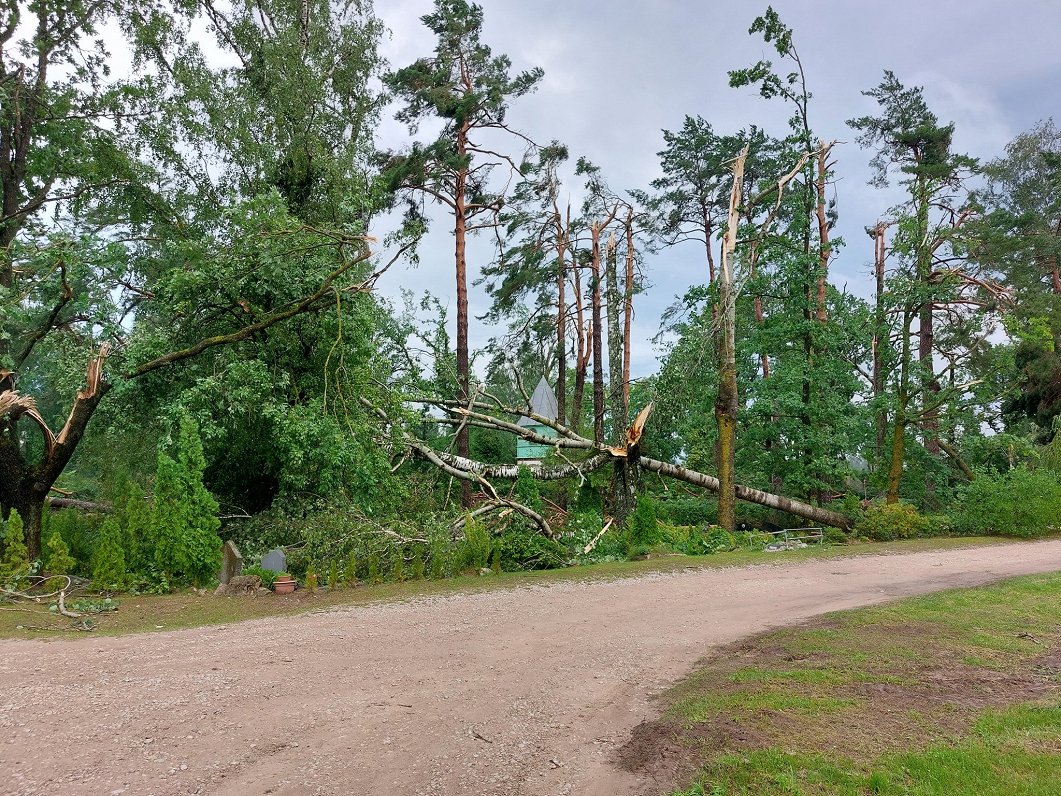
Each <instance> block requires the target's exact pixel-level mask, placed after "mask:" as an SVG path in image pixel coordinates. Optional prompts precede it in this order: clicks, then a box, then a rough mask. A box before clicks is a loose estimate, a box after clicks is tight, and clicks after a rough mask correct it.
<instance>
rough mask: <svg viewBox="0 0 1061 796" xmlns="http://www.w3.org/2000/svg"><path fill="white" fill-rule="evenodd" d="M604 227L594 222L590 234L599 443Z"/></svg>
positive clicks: (599, 434)
mask: <svg viewBox="0 0 1061 796" xmlns="http://www.w3.org/2000/svg"><path fill="white" fill-rule="evenodd" d="M601 230H602V227H601V225H600V224H599V223H597V222H593V225H592V226H591V227H590V234H591V236H592V241H593V250H592V256H591V258H590V269H591V278H592V280H593V284H592V293H593V305H592V312H593V321H592V322H593V335H592V336H593V440H594V442H596V443H597V444H598V445H602V444H604V351H603V343H602V340H601V334H602V331H603V330H602V328H601V327H602V326H603V324H602V322H601V251H600V233H601Z"/></svg>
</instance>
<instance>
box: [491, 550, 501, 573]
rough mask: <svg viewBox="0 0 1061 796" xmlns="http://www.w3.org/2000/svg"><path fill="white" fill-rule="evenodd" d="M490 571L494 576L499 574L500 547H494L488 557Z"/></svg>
mask: <svg viewBox="0 0 1061 796" xmlns="http://www.w3.org/2000/svg"><path fill="white" fill-rule="evenodd" d="M490 569H491V570H492V571H493V573H494V574H495V575H498V574H500V572H501V545H500V544H495V545H494V552H493V553H492V554H491V555H490Z"/></svg>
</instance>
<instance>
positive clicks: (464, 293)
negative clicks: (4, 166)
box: [453, 122, 472, 508]
mask: <svg viewBox="0 0 1061 796" xmlns="http://www.w3.org/2000/svg"><path fill="white" fill-rule="evenodd" d="M467 147H468V124H467V122H466V123H465V124H464V126H462V127H461V128H460V130H459V131H458V134H457V154H458V156H459V157H460V158H461V159H462V160H463V159H464V158H465V157H466V156H467ZM467 190H468V171H467V169H466V168H461V169H459V170H458V171H457V176H456V180H455V184H454V192H453V194H454V200H455V207H454V211H453V219H454V226H453V237H454V262H455V265H456V274H457V399H458V400H459V401H461V403H463V404H467V403H468V401H470V400H471V372H470V371H471V367H470V356H469V352H468V262H467V248H466V244H467V236H468V219H467V216H466V214H465V213H466V204H467ZM457 455H458V456H463V457H464V458H468V457H469V456H470V455H471V444H470V435H469V428H468V427H467V426H462V427H461V428H460V429H459V430H458V431H457ZM460 489H461V506H463V507H464V508H468V507H470V506H471V505H472V487H471V484H470V483H469V482H467V481H461V486H460Z"/></svg>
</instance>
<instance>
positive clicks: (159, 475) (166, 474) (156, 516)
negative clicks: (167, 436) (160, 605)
mask: <svg viewBox="0 0 1061 796" xmlns="http://www.w3.org/2000/svg"><path fill="white" fill-rule="evenodd" d="M176 453H177V458H176V459H173V458H170V456H168V455H167V454H166V453H164V452H160V453H159V455H158V469H157V470H156V473H155V506H154V512H153V514H152V518H151V532H152V535H153V536H154V538H155V539H156V540H157V546H156V547H155V555H154V558H155V564H156V565H157V566H158V567H159V569H161V570H162V571H163V572H165V573H166V574H167V575H168V576H169V579H170V580H172V581H176V582H177V583H193V584H195V585H197V586H202V585H204V584H206V583H209V582H210V581H211V580H212V579H213V578H214V577H215V576H216V573H217V570H218V569H219V567H220V566H221V539H220V537H219V536H218V535H217V531H218V529H219V528H220V527H221V522H220V520H218V518H217V501H215V500H214V498H213V496H212V495H211V494H210V493H209V492H207V491H206V487H205V486H203V480H202V476H203V470H204V468H205V460H204V458H203V448H202V442H201V441H200V439H199V431H198V428H197V427H196V425H195V423H194V421H192V419H191V418H190V417H189V416H187V415H183V416H182V417H181V420H180V434H179V438H178V441H177V451H176Z"/></svg>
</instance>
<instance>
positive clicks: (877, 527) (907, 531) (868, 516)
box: [855, 503, 931, 542]
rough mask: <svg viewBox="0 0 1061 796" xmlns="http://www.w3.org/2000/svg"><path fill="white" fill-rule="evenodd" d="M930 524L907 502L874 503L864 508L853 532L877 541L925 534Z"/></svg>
mask: <svg viewBox="0 0 1061 796" xmlns="http://www.w3.org/2000/svg"><path fill="white" fill-rule="evenodd" d="M930 528H931V525H930V523H929V522H928V520H926V519H925V517H923V516H921V514H920V513H919V512H918V510H917V509H916V508H915V507H914V506H911V505H910V504H909V503H876V504H874V505H872V506H870V507H869V508H867V509H866V511H865V513H864V514H863V515H862V517H861V518H860V519H859V521H858V523H857V524H856V525H855V532H856V533H858V534H860V535H862V536H867V537H869V538H870V539H873V540H874V541H877V542H889V541H891V540H893V539H913V538H915V537H918V536H925V535H926V534H927V533H928V531H929V530H930Z"/></svg>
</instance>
